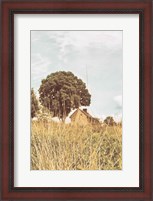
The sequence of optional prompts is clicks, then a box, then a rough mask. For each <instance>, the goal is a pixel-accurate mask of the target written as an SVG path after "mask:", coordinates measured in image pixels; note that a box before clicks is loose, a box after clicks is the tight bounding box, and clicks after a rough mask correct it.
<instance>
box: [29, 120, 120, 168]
mask: <svg viewBox="0 0 153 201" xmlns="http://www.w3.org/2000/svg"><path fill="white" fill-rule="evenodd" d="M31 169H32V170H120V169H122V128H121V126H103V127H102V126H99V127H97V126H90V125H88V126H84V127H83V126H79V125H73V124H64V123H53V122H51V123H43V122H32V134H31Z"/></svg>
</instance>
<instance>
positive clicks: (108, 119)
mask: <svg viewBox="0 0 153 201" xmlns="http://www.w3.org/2000/svg"><path fill="white" fill-rule="evenodd" d="M104 123H105V124H107V125H110V126H113V125H116V122H115V121H114V119H113V117H110V116H109V117H106V119H105V120H104Z"/></svg>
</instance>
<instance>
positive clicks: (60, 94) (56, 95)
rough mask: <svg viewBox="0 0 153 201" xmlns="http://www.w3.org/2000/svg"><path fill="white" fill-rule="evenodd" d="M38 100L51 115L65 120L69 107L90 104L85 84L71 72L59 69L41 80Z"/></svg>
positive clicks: (89, 96)
mask: <svg viewBox="0 0 153 201" xmlns="http://www.w3.org/2000/svg"><path fill="white" fill-rule="evenodd" d="M39 94H40V102H41V104H42V105H43V106H45V107H47V108H48V109H49V110H50V112H51V113H52V114H53V117H58V118H59V119H62V120H63V121H64V120H65V118H66V116H67V115H68V114H69V113H70V111H71V109H75V108H79V107H80V106H88V105H90V98H91V95H90V94H89V92H88V90H87V88H86V84H85V83H84V82H83V81H82V80H81V79H79V78H78V77H77V76H75V75H74V74H73V73H72V72H65V71H59V72H55V73H52V74H50V75H48V76H47V78H46V79H43V80H42V83H41V86H40V88H39Z"/></svg>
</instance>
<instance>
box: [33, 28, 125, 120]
mask: <svg viewBox="0 0 153 201" xmlns="http://www.w3.org/2000/svg"><path fill="white" fill-rule="evenodd" d="M122 57H123V51H122V31H31V87H32V88H34V90H35V92H36V94H37V95H38V89H39V87H40V85H41V80H42V79H44V78H46V77H47V75H49V74H51V73H53V72H56V71H71V72H72V73H73V74H74V75H76V76H77V77H78V78H81V79H82V80H83V82H85V83H86V85H87V88H88V90H89V93H90V94H91V104H90V106H89V107H88V111H89V112H90V113H91V114H92V115H93V116H94V117H98V118H103V117H105V116H108V115H112V116H114V115H115V116H117V115H121V114H122V68H123V63H122V62H123V58H122Z"/></svg>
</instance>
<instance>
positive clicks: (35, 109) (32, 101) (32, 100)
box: [31, 89, 39, 118]
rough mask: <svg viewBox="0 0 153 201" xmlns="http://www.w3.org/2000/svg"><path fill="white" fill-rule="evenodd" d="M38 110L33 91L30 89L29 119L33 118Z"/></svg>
mask: <svg viewBox="0 0 153 201" xmlns="http://www.w3.org/2000/svg"><path fill="white" fill-rule="evenodd" d="M38 110H39V106H38V100H37V98H36V95H35V93H34V90H33V89H31V117H32V118H33V117H35V116H36V113H37V112H38Z"/></svg>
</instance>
